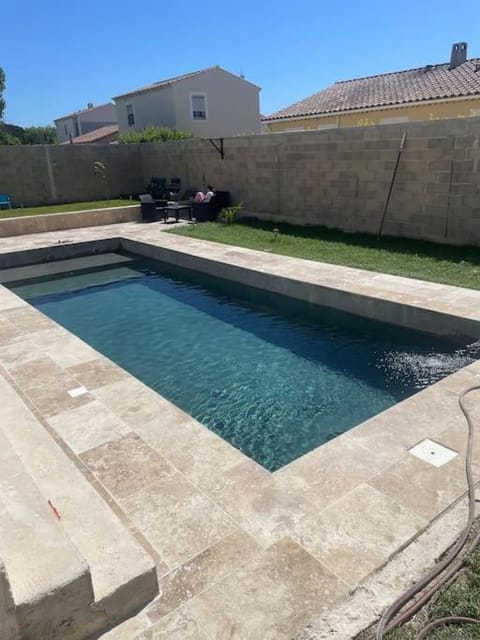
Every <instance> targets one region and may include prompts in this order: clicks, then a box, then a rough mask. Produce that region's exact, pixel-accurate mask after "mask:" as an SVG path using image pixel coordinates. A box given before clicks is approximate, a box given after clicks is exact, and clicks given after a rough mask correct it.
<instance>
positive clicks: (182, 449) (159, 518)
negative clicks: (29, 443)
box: [0, 224, 480, 640]
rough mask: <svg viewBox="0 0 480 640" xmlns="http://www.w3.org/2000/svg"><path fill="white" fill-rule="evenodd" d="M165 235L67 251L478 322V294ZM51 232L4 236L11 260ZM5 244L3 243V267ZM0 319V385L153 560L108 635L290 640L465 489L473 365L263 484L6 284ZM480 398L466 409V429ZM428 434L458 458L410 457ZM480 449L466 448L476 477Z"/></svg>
mask: <svg viewBox="0 0 480 640" xmlns="http://www.w3.org/2000/svg"><path fill="white" fill-rule="evenodd" d="M165 228H167V227H166V226H164V225H161V224H154V225H148V226H147V225H141V226H140V225H135V224H128V225H117V226H115V227H112V228H110V229H106V228H103V230H102V233H101V234H100V235H99V234H98V231H99V230H98V229H92V230H83V234H81V236H80V237H78V239H79V240H82V241H84V242H87V241H91V242H95V241H97V240H99V239H106V238H119V239H120V240H119V242H120V244H121V245H122V246H123V247H125V248H129V247H130V248H132V247H133V246H135V248H138V247H139V246H142V247H143V250H142V252H143V254H144V255H148V253H149V252H150V251H154V252H158V251H160V253H162V252H163V254H162V255H167V254H168V255H169V256H170V257H172V256H174V255H176V256H177V258H178V256H183V257H182V259H186V260H196V261H197V263H199V264H200V263H201V264H203V266H204V267H205V265H207V264H208V263H210V265H211V264H212V263H215V269H216V273H217V275H221V274H223V273H224V271H223V269H224V268H225V269H227V270H228V269H230V271H229V273H231V272H235V273H237V275H238V274H239V273H243V275H245V272H247V271H249V272H253V273H254V274H256V275H258V277H259V278H262V277H265V276H268V278H270V280H269V281H270V282H272V279H273V278H274V277H275V276H280V277H281V278H283V280H284V281H288V282H289V283H290V282H303V283H305V282H307V283H308V282H310V283H312V284H314V285H315V286H318V287H320V288H323V289H327V288H328V290H330V289H332V290H333V289H336V290H339V291H341V292H342V293H347V292H349V293H353V294H356V295H357V296H361V299H362V300H365V299H373V300H382V299H384V300H386V301H387V302H388V303H389V304H394V303H395V302H396V303H400V304H401V305H403V306H406V307H409V308H418V309H421V310H424V311H428V312H429V313H431V314H432V315H433V314H443V315H444V316H446V317H447V319H448V318H452V319H453V321H455V319H457V320H458V321H459V322H460V323H461V319H462V318H464V319H465V320H466V321H468V322H467V325H468V326H469V327H470V329H471V331H472V334H473V332H474V330H475V328H476V327H477V328H478V322H479V320H480V305H479V302H480V292H478V291H469V290H465V289H460V288H455V287H448V286H446V285H438V284H432V283H425V282H421V281H417V280H409V279H407V278H397V277H395V276H385V275H382V274H376V273H372V272H365V271H361V270H356V269H349V268H346V267H334V266H332V265H324V264H321V263H313V262H309V261H304V260H298V259H294V258H284V257H283V256H282V257H280V256H273V255H271V254H262V253H258V252H255V251H251V250H247V249H239V248H233V247H228V246H225V245H217V244H214V243H207V242H201V241H198V240H195V239H189V238H184V237H178V236H165V235H164V234H162V233H159V231H161V230H163V229H165ZM64 237H65V232H63V234H44V235H43V237H40V236H37V237H35V238H32V237H31V238H28V237H24V238H18V245H17V247H16V248H17V249H18V250H28V249H32V248H37V249H39V248H48V247H52V246H53V245H54V244H55V243H57V242H58V240H61V239H62V238H64ZM75 237H76V238H77V232H75ZM65 246H66V245H65ZM14 248H15V247H14V246H13V244H12V242H11V241H10V242H3V241H0V255H1V254H2V253H3V252H5V253H9V252H11V251H12V250H13V249H14ZM65 257H66V256H65ZM220 265H221V266H222V271H219V266H220ZM250 275H251V274H250ZM289 286H291V285H290V284H289ZM344 299H345V298H344V297H342V298H341V300H344ZM399 315H400V317H403V316H404V315H405V314H403V313H400V314H399ZM0 316H1V323H0V366H1V367H2V369H3V371H4V374H5V376H6V377H7V379H8V378H9V379H11V380H12V384H14V385H15V387H16V388H17V389H18V390H19V393H20V394H22V396H23V397H24V398H25V401H28V402H31V403H33V404H34V405H35V408H36V411H37V412H38V415H39V416H40V417H41V419H42V421H43V424H44V425H46V426H48V428H49V429H50V430H51V431H52V432H53V433H54V434H55V436H56V437H57V438H58V439H60V440H61V441H62V442H63V443H64V448H65V451H66V452H67V453H68V455H69V456H71V457H72V459H75V460H76V461H77V463H78V465H79V468H83V469H84V473H85V475H86V477H88V478H89V479H90V481H91V482H92V485H93V486H94V487H95V488H96V489H97V491H99V492H100V493H101V495H103V496H106V497H108V500H109V504H110V505H111V507H112V508H114V509H115V510H116V512H117V513H118V514H119V517H121V518H122V519H123V522H124V523H125V526H127V527H129V529H130V530H132V531H135V532H136V535H137V539H138V540H143V543H144V548H146V549H148V550H149V552H150V553H151V555H152V557H153V558H154V559H155V561H156V564H157V573H158V577H159V587H160V595H159V596H158V597H157V598H156V599H155V600H154V601H153V602H152V604H151V605H149V606H148V607H147V608H146V609H145V610H144V611H143V612H142V613H140V614H139V615H138V616H137V617H135V618H132V619H131V620H130V621H129V622H128V626H127V627H123V628H124V629H125V628H126V629H128V634H130V635H122V633H123V631H122V630H121V629H120V628H119V629H118V632H117V631H116V630H113V631H112V632H110V635H109V636H108V637H109V638H112V640H113V639H114V638H115V640H117V638H118V639H120V638H133V637H136V636H137V635H138V637H139V638H142V639H143V638H145V640H146V638H147V637H151V635H149V634H151V633H155V638H158V639H160V638H165V639H166V638H170V637H175V633H178V634H179V635H178V637H182V638H189V637H191V638H200V639H202V638H203V639H204V640H206V639H207V638H218V639H219V640H220V639H223V638H224V637H226V636H227V637H231V638H233V639H238V640H245V639H246V638H249V639H252V640H253V639H257V638H258V640H260V639H261V640H264V639H268V640H289V638H291V637H292V636H294V635H295V634H296V633H298V632H300V631H301V629H302V628H303V627H305V625H307V624H308V623H309V622H311V621H312V620H314V619H315V620H317V621H318V620H321V619H322V616H324V614H325V613H326V612H327V611H328V610H330V609H332V607H333V606H334V605H335V603H336V602H337V601H338V600H339V599H342V598H345V597H347V596H348V594H350V593H352V592H354V591H355V590H358V588H359V586H361V585H362V584H364V583H365V581H366V580H368V579H370V578H369V577H371V576H374V575H375V574H376V572H378V571H379V570H381V568H382V567H388V566H390V564H389V563H390V561H391V560H392V558H394V557H396V556H397V554H398V553H399V552H400V551H401V550H402V549H404V548H406V547H407V546H409V545H410V543H411V542H412V541H416V542H415V544H421V543H420V540H421V539H422V538H421V536H422V533H424V532H425V531H426V530H428V528H429V527H430V526H431V524H432V523H433V522H434V521H437V520H438V519H439V518H444V517H446V516H447V515H448V513H450V511H451V509H452V508H453V506H454V505H455V504H456V503H457V502H458V501H459V500H460V499H461V498H462V497H463V496H464V494H465V490H466V487H465V479H464V470H463V467H464V461H465V441H466V438H465V425H464V419H463V415H462V413H461V410H460V408H459V406H458V401H457V399H458V394H459V392H460V391H462V390H463V389H464V388H466V387H467V386H470V385H472V384H474V383H478V382H479V381H480V361H477V362H475V363H473V364H471V365H469V366H468V367H465V368H464V369H462V370H460V371H458V372H457V373H455V374H453V375H451V376H448V377H447V378H445V379H444V380H442V381H440V382H438V383H437V384H435V385H432V386H431V387H429V388H427V389H425V390H424V391H421V392H420V393H417V394H416V395H414V396H412V397H410V398H408V399H406V400H404V401H403V402H401V403H399V404H397V405H395V406H394V407H392V408H390V409H388V410H387V411H384V412H383V413H381V414H379V415H377V416H375V417H373V418H371V419H370V420H368V421H366V422H364V423H362V424H361V425H359V426H357V427H355V428H354V429H351V430H350V431H347V432H346V433H344V434H342V435H341V436H339V437H337V438H335V439H334V440H332V441H330V442H328V443H326V444H324V445H322V446H321V447H318V448H317V449H315V450H313V451H311V452H310V453H307V454H305V455H304V456H302V457H301V458H298V459H297V460H295V461H293V462H291V463H290V464H289V465H287V466H285V467H283V468H282V469H279V470H278V471H276V472H275V473H269V472H268V471H266V470H265V469H263V468H262V467H260V466H259V465H258V464H256V463H255V462H254V461H252V460H251V459H249V458H247V457H246V456H244V455H243V454H242V453H241V452H240V451H238V450H237V449H235V448H234V447H232V446H231V445H229V444H228V443H226V442H225V441H224V440H222V439H221V438H220V437H218V436H217V435H215V434H213V433H212V432H210V431H209V430H208V429H207V428H206V427H204V426H203V425H201V424H200V423H198V422H196V421H195V420H194V419H193V418H191V417H190V416H188V415H187V414H185V413H184V412H182V411H181V410H179V409H178V408H177V407H175V406H174V405H172V404H171V403H170V402H168V401H167V400H165V399H164V398H162V397H161V396H159V395H158V394H156V393H155V392H153V391H152V390H150V389H149V388H147V387H146V386H145V385H143V384H142V383H141V382H139V381H138V380H136V379H135V378H133V377H132V376H130V375H129V374H127V373H126V372H125V371H123V370H122V369H121V368H120V367H118V366H117V365H115V364H114V363H112V362H110V361H109V360H108V359H106V358H105V357H103V356H102V355H100V354H99V353H97V352H95V351H94V350H93V349H92V348H91V347H89V346H88V345H86V344H85V343H83V342H82V341H81V340H79V339H78V338H76V337H75V336H73V335H72V334H70V333H69V332H68V331H66V330H65V329H62V328H61V327H59V326H58V325H56V324H55V323H54V322H52V321H51V320H48V319H46V318H45V317H44V316H43V315H42V314H41V313H40V312H39V311H37V310H35V309H33V308H31V307H30V306H29V305H27V304H26V303H25V302H24V301H22V300H20V299H19V298H18V297H17V296H15V295H14V294H13V293H11V292H10V291H8V290H7V289H5V288H3V287H0ZM439 326H440V325H439ZM441 326H442V327H443V326H445V325H441ZM465 326H466V325H465ZM442 331H443V329H442ZM478 335H479V333H476V336H477V337H478ZM53 375H54V376H57V378H58V377H61V378H65V379H68V380H71V382H72V384H75V385H81V386H84V387H85V388H86V389H87V390H88V392H89V393H88V398H87V399H84V401H82V403H81V406H80V405H79V401H78V398H77V399H72V398H69V397H68V398H67V397H66V396H65V393H64V391H63V393H62V389H59V390H58V392H55V393H53V394H52V393H51V392H49V393H46V384H44V382H43V381H47V380H51V379H52V376H53ZM32 378H33V379H35V380H36V383H33V382H32ZM479 395H480V394H475V395H473V394H472V397H471V398H470V399H469V404H470V405H471V407H472V409H473V412H474V417H475V418H476V419H479V418H480V398H479ZM86 424H87V425H92V427H94V428H91V429H85V425H86ZM425 438H430V439H431V440H434V441H435V442H438V443H440V444H442V445H444V446H446V447H449V448H450V449H452V450H454V451H455V452H456V453H457V455H456V456H455V458H454V459H453V460H451V461H450V462H448V463H447V464H446V465H444V466H442V467H439V468H436V467H434V466H432V465H430V464H428V463H425V462H422V461H421V460H419V459H417V458H415V457H414V456H412V455H411V454H410V453H409V449H410V448H411V447H412V446H414V445H415V444H417V443H418V442H419V441H421V440H423V439H425ZM479 453H480V443H479V442H476V444H475V451H474V460H475V464H474V474H475V478H476V479H478V478H480V468H479V467H478V466H477V465H478V460H479V457H478V454H479ZM427 539H428V537H427ZM412 578H413V576H412ZM392 579H394V576H393V577H392ZM316 624H317V630H318V624H319V623H318V622H317V623H316ZM125 633H127V632H125ZM182 634H183V635H182ZM319 637H321V636H319Z"/></svg>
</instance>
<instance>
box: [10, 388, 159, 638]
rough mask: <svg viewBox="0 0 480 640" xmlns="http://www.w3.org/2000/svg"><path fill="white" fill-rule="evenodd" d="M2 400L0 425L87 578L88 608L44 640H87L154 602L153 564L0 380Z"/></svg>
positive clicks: (101, 499) (155, 582)
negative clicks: (90, 595)
mask: <svg viewBox="0 0 480 640" xmlns="http://www.w3.org/2000/svg"><path fill="white" fill-rule="evenodd" d="M0 397H1V398H2V403H1V404H0V424H1V425H2V427H3V432H4V434H5V436H6V438H7V439H8V441H9V442H10V445H11V447H12V448H13V450H14V452H15V453H16V455H17V456H18V457H19V458H20V460H21V463H22V464H23V465H24V467H25V469H26V472H27V473H28V475H29V476H30V478H31V481H32V482H33V483H35V484H36V485H37V487H38V490H39V492H40V494H41V495H42V497H43V504H44V505H46V509H49V510H50V513H49V516H50V519H51V520H52V521H53V523H54V525H55V527H57V528H61V529H62V530H63V534H64V535H65V536H66V537H67V538H69V539H70V540H71V542H72V543H73V545H72V546H74V547H76V549H78V553H79V555H80V557H82V558H84V559H85V561H86V565H87V566H88V568H89V570H90V573H91V582H92V586H93V596H94V598H91V602H92V605H91V606H89V607H83V609H82V619H81V620H80V618H76V619H75V621H74V623H73V624H72V625H71V626H70V627H69V628H68V629H66V630H64V631H63V634H59V635H51V636H45V638H47V637H48V638H49V639H50V638H52V639H53V638H62V640H67V639H68V640H70V639H72V640H73V639H75V640H76V639H80V638H87V637H89V635H92V634H93V633H96V632H97V631H99V630H100V629H102V628H105V627H106V626H109V625H111V624H114V623H117V622H119V621H120V620H122V619H124V618H125V617H128V616H129V615H132V613H134V612H135V611H137V610H139V609H140V608H141V607H142V606H144V605H145V604H147V603H148V602H149V601H150V600H152V598H154V597H155V595H156V594H157V593H158V583H157V577H156V569H155V563H154V561H153V560H152V558H151V557H150V556H149V555H148V554H147V552H146V551H145V550H144V549H143V548H142V547H141V546H140V545H139V544H138V543H137V541H136V540H135V539H134V538H133V536H132V535H131V533H130V532H129V531H128V530H127V528H126V526H125V525H124V524H123V523H122V522H121V521H120V520H119V518H118V517H117V516H116V515H115V514H114V512H113V511H112V510H111V508H110V507H109V506H108V504H107V503H106V502H105V501H104V500H103V498H102V497H101V496H100V495H99V494H98V493H97V492H96V491H95V489H94V488H93V487H92V485H91V484H90V483H89V482H88V480H87V479H86V478H85V476H84V475H83V473H81V471H80V470H79V469H78V468H77V466H76V465H75V464H74V462H73V461H72V460H71V459H70V458H69V457H68V456H67V454H66V453H65V452H64V451H63V450H62V449H61V448H60V446H59V445H58V444H57V443H56V442H55V441H54V440H53V438H52V437H51V436H50V434H49V433H48V432H47V431H46V430H45V428H44V427H43V426H42V425H41V424H40V423H39V422H38V421H37V419H36V417H35V416H34V415H33V413H32V412H31V411H30V409H29V408H28V407H27V406H26V405H25V403H24V402H23V400H22V399H21V397H20V396H19V395H18V394H17V393H16V391H15V390H14V389H13V388H12V387H11V386H10V385H9V384H8V383H7V382H6V381H5V380H4V379H3V378H1V377H0ZM86 428H88V425H86ZM22 499H23V498H22ZM48 501H50V503H51V505H52V507H53V508H54V509H55V511H53V509H52V508H51V507H49V506H48ZM55 512H56V514H58V517H57V516H56V515H55ZM0 556H1V552H0ZM7 571H8V566H7ZM53 575H55V572H53ZM43 637H44V636H42V635H37V638H42V639H43ZM2 640H3V638H2Z"/></svg>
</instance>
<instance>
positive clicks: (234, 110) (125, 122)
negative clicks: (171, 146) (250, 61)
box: [113, 66, 260, 138]
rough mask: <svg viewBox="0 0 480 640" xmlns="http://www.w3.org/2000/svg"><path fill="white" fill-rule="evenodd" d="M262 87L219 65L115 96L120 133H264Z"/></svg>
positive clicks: (199, 134)
mask: <svg viewBox="0 0 480 640" xmlns="http://www.w3.org/2000/svg"><path fill="white" fill-rule="evenodd" d="M259 93H260V87H258V86H257V85H255V84H252V83H251V82H248V81H247V80H245V78H243V77H242V76H236V75H234V74H233V73H230V72H229V71H225V69H222V68H221V67H219V66H216V67H209V68H208V69H202V70H200V71H194V72H192V73H186V74H185V75H182V76H177V77H175V78H169V79H167V80H161V81H160V82H154V83H153V84H150V85H148V86H146V87H141V88H140V89H135V90H134V91H129V92H128V93H123V94H121V95H118V96H115V97H114V98H113V100H114V101H115V105H116V108H117V119H118V126H119V129H120V133H121V134H122V133H126V132H128V131H138V130H140V129H144V128H145V127H148V126H151V125H158V126H163V127H169V128H171V129H181V130H182V131H188V132H190V133H192V134H193V135H195V136H198V137H201V138H212V137H223V136H234V135H239V134H244V133H259V132H260V106H259Z"/></svg>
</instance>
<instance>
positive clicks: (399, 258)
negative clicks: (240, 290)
mask: <svg viewBox="0 0 480 640" xmlns="http://www.w3.org/2000/svg"><path fill="white" fill-rule="evenodd" d="M274 227H275V228H277V229H279V230H280V234H279V235H278V237H277V238H275V234H274V233H273V228H274ZM170 233H175V234H179V235H184V236H189V237H195V238H199V239H202V240H213V241H214V242H221V243H224V244H230V245H237V246H239V247H248V248H250V249H256V250H258V251H268V252H270V253H276V254H281V255H286V256H294V257H296V258H305V259H307V260H317V261H319V262H329V263H331V264H341V265H345V266H348V267H357V268H359V269H367V270H369V271H379V272H382V273H391V274H394V275H399V276H406V277H409V278H419V279H421V280H430V281H432V282H442V283H445V284H451V285H456V286H460V287H469V288H471V289H480V248H477V247H453V246H449V245H440V244H435V243H433V242H423V241H417V240H407V239H403V238H390V237H384V238H381V239H380V240H378V239H377V238H376V236H372V235H368V234H361V233H355V234H353V233H352V234H348V233H343V232H342V231H335V230H333V229H326V228H325V227H297V226H293V225H288V224H281V223H273V222H260V221H242V222H238V223H235V224H232V225H225V224H221V223H216V222H204V223H201V224H197V225H195V227H194V226H193V225H188V226H183V227H181V228H178V229H172V231H170Z"/></svg>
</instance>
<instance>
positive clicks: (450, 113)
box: [262, 42, 480, 132]
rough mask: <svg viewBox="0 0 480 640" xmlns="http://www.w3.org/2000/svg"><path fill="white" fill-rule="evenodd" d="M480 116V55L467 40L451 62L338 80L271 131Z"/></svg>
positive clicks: (269, 121)
mask: <svg viewBox="0 0 480 640" xmlns="http://www.w3.org/2000/svg"><path fill="white" fill-rule="evenodd" d="M472 115H480V58H473V59H470V60H467V43H466V42H459V43H456V44H454V45H453V47H452V53H451V57H450V62H446V63H442V64H433V65H432V64H427V65H425V66H424V67H420V68H418V69H408V70H406V71H397V72H394V73H384V74H381V75H377V76H369V77H367V78H357V79H355V80H346V81H342V82H336V83H335V84H333V85H332V86H330V87H327V88H326V89H323V90H322V91H320V92H318V93H315V94H313V95H312V96H309V97H308V98H305V99H303V100H300V101H299V102H296V103H295V104H292V105H290V106H289V107H286V108H284V109H280V111H277V112H275V113H272V115H270V116H267V117H265V118H263V120H262V123H263V124H264V125H266V126H267V127H268V131H269V132H276V131H300V130H302V131H303V130H306V129H336V128H338V127H357V126H366V125H375V124H392V123H396V122H414V121H417V120H436V119H438V118H455V117H466V116H472Z"/></svg>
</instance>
